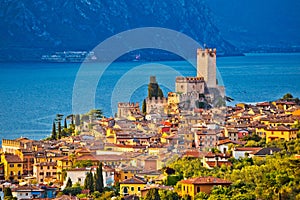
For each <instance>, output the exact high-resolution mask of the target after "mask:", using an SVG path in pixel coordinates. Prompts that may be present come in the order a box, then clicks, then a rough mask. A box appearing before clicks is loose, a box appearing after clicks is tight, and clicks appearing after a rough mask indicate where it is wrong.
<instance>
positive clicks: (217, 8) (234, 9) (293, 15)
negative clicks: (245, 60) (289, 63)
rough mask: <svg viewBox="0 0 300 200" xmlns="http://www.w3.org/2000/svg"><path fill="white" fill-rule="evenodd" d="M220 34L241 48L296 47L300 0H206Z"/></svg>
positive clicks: (299, 36)
mask: <svg viewBox="0 0 300 200" xmlns="http://www.w3.org/2000/svg"><path fill="white" fill-rule="evenodd" d="M207 5H208V7H209V8H210V9H211V10H212V11H213V13H214V14H215V16H214V17H215V19H216V24H215V25H216V26H217V27H218V28H219V29H220V31H221V32H222V36H223V37H224V38H226V39H227V40H228V41H230V42H231V43H233V44H234V45H235V46H237V47H238V48H239V49H241V50H242V51H249V50H251V49H254V50H255V49H258V50H264V49H265V50H268V51H280V50H282V51H293V50H297V51H299V50H300V34H299V33H300V12H299V10H300V1H298V0H284V1H282V0H263V1H261V0H242V1H241V0H229V1H224V0H209V1H207Z"/></svg>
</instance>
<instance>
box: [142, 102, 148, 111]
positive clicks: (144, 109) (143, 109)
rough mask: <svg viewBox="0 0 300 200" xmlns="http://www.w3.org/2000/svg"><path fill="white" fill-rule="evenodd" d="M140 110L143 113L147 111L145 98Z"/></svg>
mask: <svg viewBox="0 0 300 200" xmlns="http://www.w3.org/2000/svg"><path fill="white" fill-rule="evenodd" d="M142 112H143V114H146V112H147V105H146V100H145V99H144V101H143V105H142Z"/></svg>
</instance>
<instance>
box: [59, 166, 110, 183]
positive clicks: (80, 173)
mask: <svg viewBox="0 0 300 200" xmlns="http://www.w3.org/2000/svg"><path fill="white" fill-rule="evenodd" d="M96 169H97V166H92V167H85V168H74V169H69V170H67V177H66V179H65V181H64V184H63V187H62V188H64V187H65V186H66V184H67V181H68V179H69V178H70V179H71V181H72V183H73V184H75V183H79V184H80V185H81V186H83V185H84V180H85V177H86V175H87V173H88V172H92V173H93V175H94V174H95V173H96ZM102 174H103V184H104V187H109V186H112V185H113V184H114V175H115V170H114V169H112V168H110V167H108V166H106V165H105V166H103V167H102Z"/></svg>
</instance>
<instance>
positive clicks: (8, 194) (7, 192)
mask: <svg viewBox="0 0 300 200" xmlns="http://www.w3.org/2000/svg"><path fill="white" fill-rule="evenodd" d="M3 193H4V198H5V197H12V196H13V195H12V192H11V189H10V187H5V188H4V189H3Z"/></svg>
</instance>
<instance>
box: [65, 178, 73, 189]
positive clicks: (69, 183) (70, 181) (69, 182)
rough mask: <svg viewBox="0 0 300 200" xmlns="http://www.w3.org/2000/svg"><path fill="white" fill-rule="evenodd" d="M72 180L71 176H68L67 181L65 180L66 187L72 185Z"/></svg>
mask: <svg viewBox="0 0 300 200" xmlns="http://www.w3.org/2000/svg"><path fill="white" fill-rule="evenodd" d="M72 185H73V184H72V180H71V178H70V177H69V178H68V181H67V184H66V188H68V187H72Z"/></svg>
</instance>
